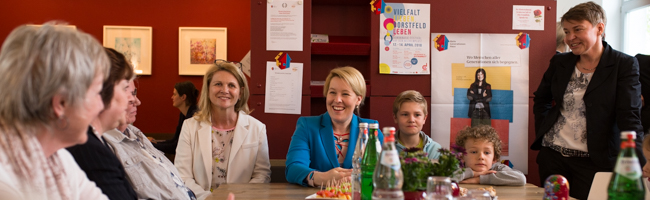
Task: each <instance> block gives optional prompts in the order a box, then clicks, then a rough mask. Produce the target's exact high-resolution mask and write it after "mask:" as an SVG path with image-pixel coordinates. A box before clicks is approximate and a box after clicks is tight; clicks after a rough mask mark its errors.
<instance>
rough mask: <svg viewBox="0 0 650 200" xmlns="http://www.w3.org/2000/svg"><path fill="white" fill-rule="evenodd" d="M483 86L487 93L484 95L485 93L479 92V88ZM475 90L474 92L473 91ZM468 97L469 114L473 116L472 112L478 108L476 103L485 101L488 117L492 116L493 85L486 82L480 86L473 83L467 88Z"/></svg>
mask: <svg viewBox="0 0 650 200" xmlns="http://www.w3.org/2000/svg"><path fill="white" fill-rule="evenodd" d="M479 88H481V89H482V90H484V93H485V94H486V95H487V96H485V97H483V93H479V92H478V89H479ZM470 91H471V92H474V93H473V94H472V93H471V92H470ZM467 99H469V109H468V110H469V111H467V116H468V117H469V118H472V112H474V110H475V109H476V108H475V107H476V103H479V102H480V103H483V106H484V108H483V109H485V112H487V114H488V118H492V113H491V112H490V101H492V85H490V84H489V83H485V82H484V84H483V85H482V86H481V87H479V86H478V83H472V85H470V86H469V89H467Z"/></svg>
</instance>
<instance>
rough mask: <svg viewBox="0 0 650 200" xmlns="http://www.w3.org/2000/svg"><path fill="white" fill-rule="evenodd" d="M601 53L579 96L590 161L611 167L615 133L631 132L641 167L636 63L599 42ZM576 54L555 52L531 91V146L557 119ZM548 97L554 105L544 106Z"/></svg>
mask: <svg viewBox="0 0 650 200" xmlns="http://www.w3.org/2000/svg"><path fill="white" fill-rule="evenodd" d="M603 46H604V51H603V54H602V56H601V57H600V61H599V63H598V66H597V68H596V71H595V72H594V75H593V77H592V78H591V82H590V83H589V86H587V91H586V92H585V95H584V97H583V101H584V103H585V106H586V118H587V148H588V150H589V155H590V157H591V160H592V161H593V162H594V163H595V164H597V165H599V167H604V168H613V167H614V165H615V162H616V157H617V155H618V152H619V150H620V143H621V139H620V132H621V131H622V130H632V131H636V133H637V137H636V138H637V139H636V153H637V156H638V157H639V161H641V166H643V165H644V163H645V159H644V157H643V153H642V151H641V147H642V146H641V141H642V139H643V127H642V126H641V118H640V117H641V84H640V83H639V64H638V63H637V61H636V59H634V58H633V57H632V56H629V55H627V54H623V53H621V52H619V51H616V50H614V49H612V47H611V46H609V45H608V44H607V43H606V42H603ZM578 58H579V56H577V55H574V54H573V53H570V52H569V53H561V54H556V55H555V56H553V58H552V59H551V64H550V66H549V67H548V69H547V70H546V73H544V77H543V78H542V82H541V83H540V84H539V87H538V88H537V91H536V92H535V98H534V105H533V113H534V114H535V130H536V134H535V136H536V137H535V142H533V145H532V146H531V147H530V148H531V149H533V150H539V149H541V148H542V145H541V144H542V139H543V137H544V134H546V133H547V132H548V131H549V130H550V129H551V128H552V127H553V125H554V124H555V122H557V119H558V117H559V116H560V108H561V107H562V104H563V103H564V102H563V101H562V98H563V96H564V93H565V90H566V88H567V85H568V83H569V80H570V78H571V75H572V74H573V73H574V70H575V66H576V63H577V61H578ZM552 101H554V102H555V105H554V106H552V107H550V109H549V107H548V106H547V105H548V104H550V103H551V102H552Z"/></svg>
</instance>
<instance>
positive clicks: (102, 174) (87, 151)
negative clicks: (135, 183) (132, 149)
mask: <svg viewBox="0 0 650 200" xmlns="http://www.w3.org/2000/svg"><path fill="white" fill-rule="evenodd" d="M87 134H88V141H87V142H86V144H82V145H76V146H73V147H69V148H68V151H69V152H70V154H72V156H73V157H74V159H75V161H77V164H78V165H79V167H80V168H81V169H82V170H84V172H86V176H88V179H90V180H91V181H93V182H95V184H97V187H99V188H100V189H101V190H102V192H103V193H104V194H105V195H106V196H108V198H109V199H137V196H136V194H135V191H133V187H131V184H130V183H129V180H128V179H127V178H126V173H125V172H124V167H122V163H121V162H120V160H118V159H117V157H116V156H115V154H113V151H111V149H109V148H108V147H107V146H106V145H104V143H103V142H102V141H101V140H99V138H98V137H97V136H96V135H95V134H94V133H93V131H92V128H90V127H88V132H87Z"/></svg>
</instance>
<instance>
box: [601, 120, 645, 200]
mask: <svg viewBox="0 0 650 200" xmlns="http://www.w3.org/2000/svg"><path fill="white" fill-rule="evenodd" d="M634 139H636V132H634V131H623V132H621V152H620V153H619V154H618V159H616V166H615V167H614V174H612V178H611V180H610V181H609V187H608V188H607V195H608V196H609V198H608V199H609V200H618V199H625V200H636V199H641V200H642V199H644V198H645V186H643V179H642V178H641V175H642V171H641V164H639V158H638V157H637V156H636V153H635V152H634V147H635V146H636V143H634Z"/></svg>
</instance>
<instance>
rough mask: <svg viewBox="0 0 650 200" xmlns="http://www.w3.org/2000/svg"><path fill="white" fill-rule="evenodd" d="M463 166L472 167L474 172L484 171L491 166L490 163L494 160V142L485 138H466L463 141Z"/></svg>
mask: <svg viewBox="0 0 650 200" xmlns="http://www.w3.org/2000/svg"><path fill="white" fill-rule="evenodd" d="M465 149H467V155H465V158H464V159H465V166H468V167H470V168H472V171H475V172H484V171H488V170H490V168H492V164H493V163H494V162H496V159H495V158H494V144H492V142H488V141H487V140H481V139H478V140H477V139H474V138H468V139H467V141H465Z"/></svg>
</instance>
